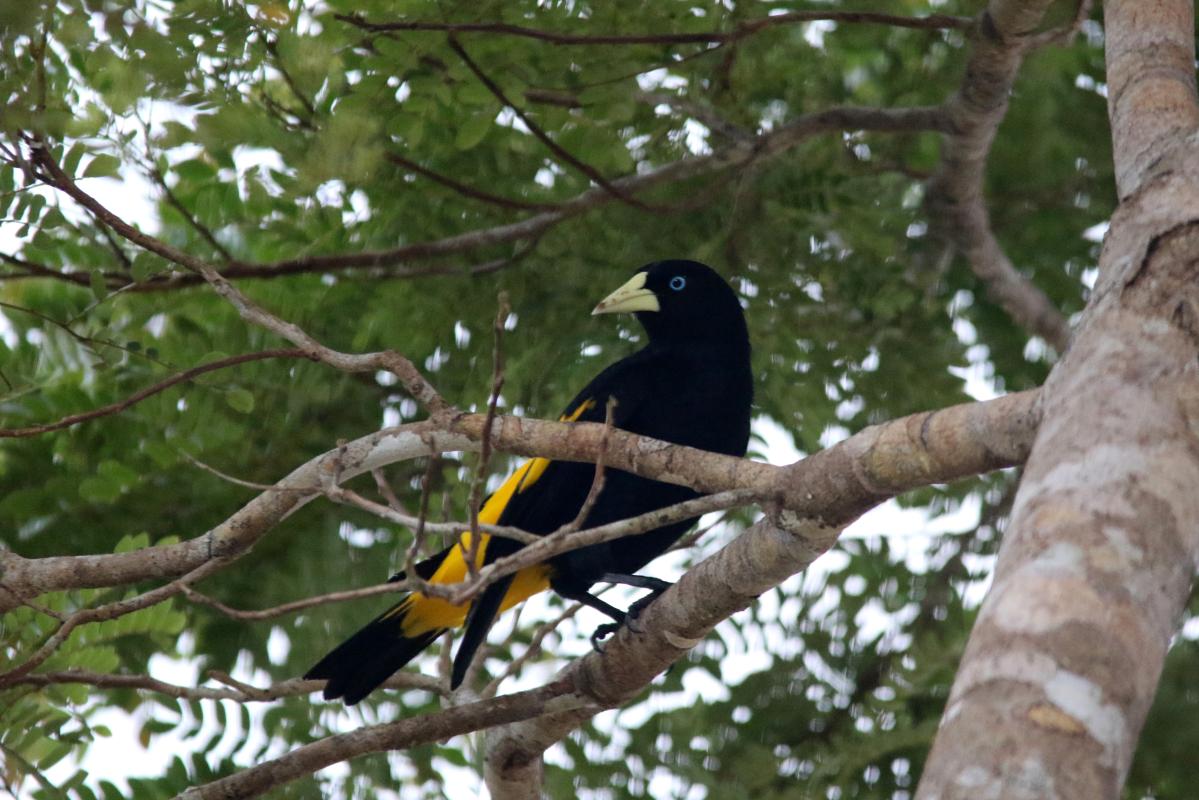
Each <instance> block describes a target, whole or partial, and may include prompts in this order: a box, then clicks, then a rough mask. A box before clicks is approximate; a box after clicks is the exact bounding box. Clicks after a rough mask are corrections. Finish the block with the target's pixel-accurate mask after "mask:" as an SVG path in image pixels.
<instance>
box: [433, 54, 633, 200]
mask: <svg viewBox="0 0 1199 800" xmlns="http://www.w3.org/2000/svg"><path fill="white" fill-rule="evenodd" d="M449 43H450V49H451V50H453V51H454V52H455V53H457V54H458V57H459V58H461V59H462V62H463V63H464V64H466V66H467V68H468V69H469V70H470V71H471V72H473V73H474V75H475V77H476V78H478V79H479V82H480V83H482V84H483V85H484V86H485V87H487V90H488V91H489V92H491V93H492V94H493V95H495V98H496V99H497V100H499V101H500V103H502V104H503V105H504V106H506V107H508V108H510V109H512V113H513V114H515V115H516V116H517V117H519V118H520V121H521V122H523V123H524V124H525V126H526V127H527V128H528V129H529V132H530V133H532V134H533V135H534V136H535V137H537V140H538V141H540V142H541V143H542V144H544V145H545V146H546V147H548V148H549V149H550V152H552V153H554V155H556V156H558V157H559V158H561V159H562V160H563V161H565V162H566V163H567V164H570V165H571V166H572V167H574V168H575V169H577V170H578V171H579V172H582V173H583V174H584V175H586V176H587V177H588V178H590V179H591V180H593V181H595V183H596V184H597V185H599V186H601V187H603V189H604V190H605V191H606V192H608V193H610V194H611V195H612V196H613V197H615V198H618V199H619V200H621V201H622V202H625V203H628V204H629V205H631V206H633V207H634V208H640V209H642V210H645V211H653V210H655V209H653V208H652V207H651V206H649V205H648V204H646V203H644V202H642V201H641V200H638V199H637V198H636V197H634V196H632V195H631V194H629V193H627V192H625V191H623V190H622V189H620V188H619V187H618V186H616V185H615V184H614V183H612V181H610V180H608V179H607V178H605V177H604V176H603V175H602V174H601V173H600V172H599V170H597V169H596V168H595V167H593V166H591V165H590V164H588V163H586V162H585V161H582V160H581V159H579V158H578V157H576V156H575V155H574V154H573V153H571V152H570V151H569V150H567V149H566V148H565V147H563V146H562V145H560V144H558V143H557V142H555V141H554V140H553V138H551V137H550V135H549V134H548V133H546V132H545V131H544V130H543V129H542V127H541V126H540V125H538V124H537V123H536V122H535V121H534V120H533V119H532V118H530V117H529V115H528V114H526V113H525V112H524V109H522V108H521V107H520V106H518V105H516V103H514V102H512V101H511V100H509V99H508V96H507V95H506V94H504V90H503V89H501V88H500V86H499V84H497V83H496V82H495V81H493V80H492V79H491V77H490V76H489V75H488V74H487V73H486V72H484V71H483V69H482V68H481V67H480V66H479V65H478V64H477V63H475V60H474V59H472V58H471V57H470V55H469V54H468V53H467V52H466V49H465V48H464V47H463V46H462V44H461V43H460V42H459V41H458V40H457V39H456V38H455V37H454V35H453V34H452V33H451V34H450V37H449Z"/></svg>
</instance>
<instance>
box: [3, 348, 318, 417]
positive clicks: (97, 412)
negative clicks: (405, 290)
mask: <svg viewBox="0 0 1199 800" xmlns="http://www.w3.org/2000/svg"><path fill="white" fill-rule="evenodd" d="M268 358H312V356H311V355H310V354H308V353H306V352H304V351H303V350H299V349H296V348H289V349H281V350H263V351H261V352H258V353H243V354H241V355H237V356H229V357H228V358H221V359H218V360H216V361H210V362H209V363H207V364H202V365H200V366H198V367H192V368H191V369H186V370H183V371H182V372H177V373H175V374H174V375H172V376H171V377H169V378H166V379H164V380H161V381H159V382H158V383H155V384H153V385H152V386H147V387H146V388H144V389H140V390H139V391H136V392H134V393H133V394H131V395H129V396H128V397H126V398H125V399H124V400H120V401H118V402H116V403H109V404H108V405H106V406H101V407H99V408H93V409H91V410H90V411H82V412H80V413H78V414H71V415H69V416H66V417H63V418H62V419H60V420H57V421H55V422H47V423H44V424H41V425H30V426H28V427H24V428H0V439H4V438H10V439H11V438H18V437H22V436H37V435H39V434H43V433H49V432H50V431H58V430H62V429H63V428H69V427H71V426H72V425H78V424H79V423H81V422H87V421H88V420H93V419H97V418H99V417H106V416H109V415H111V414H119V413H121V412H122V411H125V410H126V409H128V408H132V407H133V406H135V405H137V404H138V403H140V402H141V401H143V400H145V399H146V398H147V397H153V396H154V395H156V394H159V393H160V392H164V391H166V390H167V389H169V388H171V387H172V386H176V385H178V384H180V383H183V382H185V381H189V380H191V379H192V378H194V377H196V376H197V375H203V374H204V373H206V372H215V371H216V370H218V369H225V368H226V367H232V366H235V365H237V364H245V363H246V362H249V361H262V360H264V359H268Z"/></svg>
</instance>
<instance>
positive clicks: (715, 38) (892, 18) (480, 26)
mask: <svg viewBox="0 0 1199 800" xmlns="http://www.w3.org/2000/svg"><path fill="white" fill-rule="evenodd" d="M334 18H335V19H338V20H340V21H342V22H347V23H349V24H351V25H353V26H355V27H356V28H359V29H361V30H364V31H368V32H370V33H387V32H394V31H444V32H447V33H451V34H454V33H493V34H503V35H507V36H518V37H521V38H525V39H535V40H537V41H541V42H546V43H548V44H554V45H596V46H603V45H637V44H666V45H671V44H724V43H728V42H734V41H737V40H738V39H743V38H745V37H746V36H750V35H752V34H755V33H758V32H759V31H762V30H765V29H767V28H771V27H775V26H778V25H795V24H801V23H805V22H839V23H867V24H877V25H889V26H892V27H897V28H915V29H919V30H945V29H958V30H962V29H965V28H969V27H970V26H971V25H973V24H974V20H973V19H971V18H970V17H955V16H950V15H948V14H929V15H928V16H924V17H909V16H902V15H897V14H883V13H879V12H873V11H792V12H789V13H786V14H778V15H775V16H770V17H763V18H759V19H755V20H749V21H747V22H743V23H741V24H740V25H738V26H736V27H735V28H733V29H732V30H729V31H697V32H695V33H645V34H611V35H607V34H578V33H559V32H557V31H546V30H539V29H536V28H528V27H524V26H521V25H510V24H507V23H502V22H433V21H426V20H401V21H396V22H367V21H366V20H365V19H363V18H362V17H361V15H358V14H334Z"/></svg>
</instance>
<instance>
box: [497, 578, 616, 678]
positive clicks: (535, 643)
mask: <svg viewBox="0 0 1199 800" xmlns="http://www.w3.org/2000/svg"><path fill="white" fill-rule="evenodd" d="M611 588H612V587H611V586H605V587H604V588H603V589H601V590H600V591H599V592H595V594H597V595H599V594H603V593H604V592H606V591H608V590H609V589H611ZM582 608H583V604H582V603H571V604H570V605H568V606H567V607H566V610H565V611H563V612H562V613H561V614H559V615H558V616H556V617H554V618H553V619H551V620H549V621H547V622H543V623H542V624H541V625H539V626H538V627H537V629H536V630H535V631H534V632H533V638H532V639H531V640H529V645H528V647H526V648H525V650H524V652H523V653H521V654H520V655H519V656H517V657H516V658H514V659H512V660H511V661H509V662H508V664H507V665H506V666H505V667H504V671H503V672H501V673H500V674H499V675H497V676H495V677H494V678H492V679H491V681H490V682H488V684H487V685H486V686H484V687H483V690H482V691H481V692H479V696H480V697H495V693H496V692H497V691H498V690H499V688H500V684H501V683H503V682H504V681H505V680H507V679H508V678H510V677H512V676H513V675H515V674H517V673H518V672H520V670H521V669H522V668H523V667H524V665H525V664H527V663H528V662H529V660H530V659H533V658H535V657H536V656H537V655H538V654H540V653H541V644H542V642H544V641H545V637H547V636H549V635H550V634H551V633H553V632H554V631H555V630H557V629H558V626H560V625H561V624H562V623H563V622H565V621H566V620H568V619H570V618H571V617H573V616H574V615H575V614H577V613H579V610H580V609H582Z"/></svg>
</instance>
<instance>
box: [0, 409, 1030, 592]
mask: <svg viewBox="0 0 1199 800" xmlns="http://www.w3.org/2000/svg"><path fill="white" fill-rule="evenodd" d="M1037 397H1038V393H1037V392H1036V391H1035V390H1034V391H1027V392H1020V393H1017V394H1012V395H1007V396H1005V397H1001V398H998V399H996V400H990V401H987V402H985V403H968V404H965V405H960V406H951V407H949V408H945V409H941V410H939V411H929V412H924V413H921V414H914V415H912V416H909V417H904V418H902V419H899V420H893V421H892V422H889V423H886V424H884V425H878V426H873V427H870V428H867V429H865V430H863V431H861V432H860V433H857V434H855V435H854V436H852V437H850V438H849V439H847V440H846V441H845V442H842V443H841V444H839V445H837V446H836V447H834V448H831V449H829V450H826V451H822V452H821V453H817V454H814V455H812V456H810V457H808V458H807V459H804V460H803V461H800V462H797V463H796V464H793V465H791V466H790V467H777V466H773V465H770V464H763V463H760V462H756V461H750V460H747V459H740V458H734V457H732V456H726V455H721V454H718V453H708V452H705V451H703V450H696V449H694V448H691V447H684V446H682V445H676V444H670V443H667V442H662V441H659V440H656V439H650V438H648V437H643V436H637V435H636V434H631V433H628V432H626V431H622V430H619V429H613V430H611V431H610V432H608V433H605V430H606V428H605V426H604V425H602V424H600V423H565V422H549V421H544V420H529V419H522V418H519V417H508V416H500V417H496V419H495V422H494V424H493V428H492V443H493V446H494V447H495V448H496V449H497V450H500V451H502V452H507V453H513V454H516V455H523V456H541V457H546V458H555V459H560V460H567V461H583V462H587V461H590V462H594V461H595V460H596V458H597V456H598V453H599V452H600V449H601V447H603V446H604V445H603V442H604V439H605V437H609V442H608V444H607V451H606V462H607V466H608V468H609V469H623V470H625V471H627V472H632V473H634V474H637V475H641V476H643V477H647V478H653V479H656V480H662V481H666V482H669V483H676V484H680V485H685V486H689V487H691V488H693V489H696V490H697V491H700V492H705V493H712V492H722V491H727V490H738V489H740V490H748V491H750V492H753V493H754V494H755V496H757V497H762V498H768V499H769V500H770V501H771V502H774V503H777V504H779V505H781V506H782V507H783V508H786V509H790V510H792V511H794V512H796V513H800V514H819V515H828V514H832V515H834V516H836V515H838V514H842V515H843V514H844V513H847V510H848V512H852V513H853V514H854V515H856V514H858V513H861V510H862V509H865V508H869V507H871V506H873V505H874V504H875V503H877V502H879V498H880V497H886V496H890V494H894V493H895V492H898V491H903V490H904V488H903V487H908V486H912V485H927V484H929V483H939V482H944V481H947V480H952V479H953V478H954V477H960V476H961V475H963V474H971V473H970V472H969V469H972V468H973V467H975V466H976V465H977V464H979V463H983V462H985V463H988V464H990V465H991V466H989V467H987V469H995V468H998V467H1000V466H1006V465H1008V464H1010V463H1020V461H1021V460H1022V458H1023V456H1022V454H1023V453H1025V452H1027V448H1028V446H1029V445H1030V443H1031V441H1032V436H1033V433H1034V431H1035V429H1036V425H1037V422H1038V420H1039V414H1040V409H1039V405H1038V400H1037ZM484 422H485V415H483V414H463V415H460V416H458V417H456V418H453V419H452V420H450V421H448V422H445V423H437V422H434V421H431V420H426V421H424V422H418V423H411V424H408V425H403V426H400V427H398V428H388V429H385V430H382V431H379V432H377V433H373V434H371V435H369V436H365V437H362V438H361V439H357V440H354V441H352V442H348V443H346V444H345V445H343V446H341V447H339V448H336V449H335V450H332V451H330V452H328V453H325V454H323V455H321V456H318V457H316V458H314V459H312V460H311V461H309V462H307V463H306V464H304V465H302V466H300V467H298V468H296V469H295V470H293V471H292V473H291V474H290V475H288V476H287V477H285V478H283V479H282V480H280V481H279V482H278V483H277V484H276V485H275V487H274V488H273V489H272V490H271V491H267V492H264V493H263V494H261V495H259V496H258V497H256V498H254V499H253V500H251V501H250V502H249V503H247V504H246V505H245V506H243V507H242V508H241V509H240V510H239V511H238V512H237V513H235V514H234V515H232V516H231V517H229V518H228V519H227V520H225V521H224V522H222V523H221V524H220V525H218V526H216V527H215V528H213V529H211V530H210V531H208V532H206V533H204V534H201V535H200V536H197V537H195V538H192V539H189V540H187V541H184V542H180V543H178V544H172V545H160V546H155V547H150V548H145V549H144V550H138V551H134V552H131V553H115V554H105V555H91V556H53V557H47V558H38V559H25V558H21V557H20V556H18V555H16V554H15V553H13V552H11V551H8V550H0V577H2V579H3V580H2V582H0V587H2V588H3V589H5V590H7V591H5V592H4V593H3V594H0V611H3V610H5V609H7V608H11V607H13V606H15V605H19V604H20V602H21V600H23V599H25V598H30V597H33V596H36V595H37V594H39V593H41V592H45V591H55V590H59V589H77V588H94V587H100V586H115V585H122V584H127V583H133V582H136V581H141V580H150V579H164V578H172V577H175V576H178V575H181V574H184V573H186V572H188V571H190V570H193V569H195V568H197V567H198V566H200V565H202V564H204V563H205V562H206V561H208V560H209V559H211V558H230V559H232V558H236V557H237V556H239V555H240V554H241V553H243V552H245V550H246V549H248V548H249V547H250V546H252V545H253V544H254V543H255V542H256V541H258V539H260V538H261V537H262V536H264V535H265V534H266V533H267V531H269V530H270V529H271V528H272V527H273V526H274V525H276V524H278V523H279V522H280V521H281V520H282V519H283V518H284V517H286V516H288V515H290V514H292V513H294V512H295V511H296V510H297V509H298V508H300V507H301V506H303V505H304V504H306V503H308V502H309V501H310V500H312V498H313V497H315V496H318V495H320V494H321V493H322V492H323V491H324V488H323V486H324V483H323V482H324V480H325V478H324V477H323V476H325V475H327V474H329V473H331V472H334V471H336V473H337V474H338V475H339V478H340V480H342V481H345V480H349V479H350V478H353V477H355V476H357V475H361V474H363V473H366V472H370V471H371V470H373V469H376V468H378V467H381V466H385V465H387V464H391V463H395V462H397V461H403V460H407V459H412V458H421V457H427V456H430V455H432V454H434V453H442V452H448V451H474V450H477V449H478V448H479V447H480V442H481V441H482V434H483V426H484ZM848 443H853V444H852V447H856V448H859V449H860V450H855V451H854V452H855V453H856V455H854V456H853V457H852V458H850V457H847V456H844V455H839V456H836V457H834V455H833V454H845V453H848V452H849V448H850V447H851V445H850V444H848ZM914 452H917V453H918V454H919V458H921V459H924V461H923V462H920V463H917V461H916V459H917V455H914V454H913V453H914ZM808 464H816V465H818V466H817V467H814V468H813V467H807V466H804V465H808ZM820 470H824V471H825V472H821V471H820ZM963 470H964V471H963ZM978 471H982V470H975V472H978ZM796 476H802V481H803V482H804V483H802V484H801V483H799V482H798V481H799V480H800V479H799V478H797V477H796ZM921 481H923V482H921ZM897 487H898V488H897ZM689 502H700V501H689ZM380 509H381V510H386V507H385V506H380ZM682 518H685V517H682Z"/></svg>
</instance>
